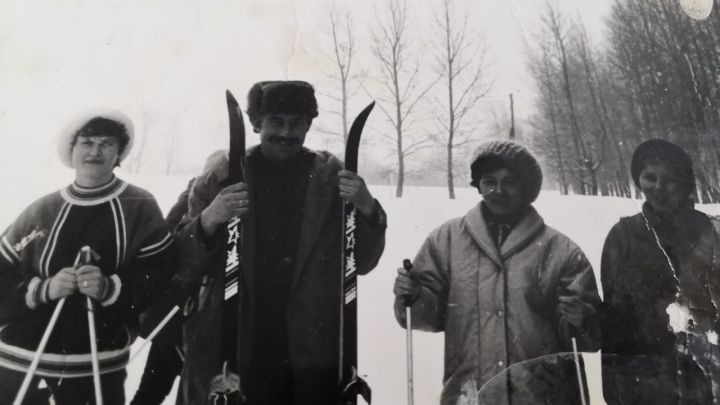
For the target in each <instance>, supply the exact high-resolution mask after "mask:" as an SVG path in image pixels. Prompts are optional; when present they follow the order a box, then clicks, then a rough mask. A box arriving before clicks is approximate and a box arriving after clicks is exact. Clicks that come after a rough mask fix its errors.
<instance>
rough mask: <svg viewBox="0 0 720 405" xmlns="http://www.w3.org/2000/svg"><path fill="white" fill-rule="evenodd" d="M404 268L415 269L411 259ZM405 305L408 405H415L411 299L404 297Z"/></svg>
mask: <svg viewBox="0 0 720 405" xmlns="http://www.w3.org/2000/svg"><path fill="white" fill-rule="evenodd" d="M403 268H404V269H405V270H407V271H408V272H410V270H412V268H413V265H412V262H411V261H410V260H409V259H405V260H403ZM403 305H405V342H406V347H407V380H408V381H407V403H408V405H413V404H414V403H415V398H414V397H415V395H414V393H413V391H414V390H413V348H412V302H410V298H409V297H404V299H403Z"/></svg>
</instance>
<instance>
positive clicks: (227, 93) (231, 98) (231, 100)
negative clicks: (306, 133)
mask: <svg viewBox="0 0 720 405" xmlns="http://www.w3.org/2000/svg"><path fill="white" fill-rule="evenodd" d="M225 98H226V99H227V103H228V105H232V106H235V107H236V106H239V105H240V103H238V102H237V100H236V99H235V96H233V94H232V92H231V91H230V90H225Z"/></svg>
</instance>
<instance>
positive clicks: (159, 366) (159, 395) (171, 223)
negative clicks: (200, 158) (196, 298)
mask: <svg viewBox="0 0 720 405" xmlns="http://www.w3.org/2000/svg"><path fill="white" fill-rule="evenodd" d="M194 181H195V179H194V178H193V179H191V180H190V181H189V182H188V185H187V187H186V189H185V191H183V192H182V193H181V194H180V196H179V197H178V200H177V201H176V202H175V205H173V206H172V208H171V209H170V211H169V212H168V215H167V216H166V217H165V222H166V223H167V224H168V227H169V228H170V229H175V227H176V226H178V225H179V223H180V221H181V220H182V218H183V216H184V215H185V214H186V213H187V199H188V196H189V195H190V188H191V187H192V185H193V183H194ZM168 306H170V305H167V304H166V305H156V306H153V307H151V308H150V309H149V310H148V311H147V312H145V313H143V314H142V316H141V322H140V336H142V337H143V338H147V337H148V335H149V334H150V333H151V332H152V330H153V329H154V328H155V326H157V324H158V323H159V321H160V320H162V318H163V317H164V315H165V314H167V312H168V311H169V310H170V308H168ZM182 322H183V318H182V317H181V316H175V317H173V318H172V319H171V320H170V322H168V323H167V324H166V325H165V327H164V328H163V329H161V330H160V332H159V333H158V334H157V336H156V337H155V338H154V339H153V342H152V345H151V346H150V352H149V353H148V357H147V361H146V362H145V368H144V371H143V375H142V378H141V379H140V386H139V387H138V390H137V392H135V396H134V397H133V399H132V401H130V405H160V404H162V402H163V401H164V400H165V397H167V395H168V394H169V393H170V390H171V389H172V386H173V383H175V378H176V377H177V376H178V375H180V371H181V370H182V365H183V354H182Z"/></svg>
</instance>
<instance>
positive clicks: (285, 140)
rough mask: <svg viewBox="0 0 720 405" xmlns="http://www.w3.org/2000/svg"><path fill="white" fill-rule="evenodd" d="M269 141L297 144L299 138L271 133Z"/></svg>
mask: <svg viewBox="0 0 720 405" xmlns="http://www.w3.org/2000/svg"><path fill="white" fill-rule="evenodd" d="M270 142H277V143H285V144H290V145H297V144H299V143H300V140H299V139H297V138H285V137H282V136H276V135H273V136H271V137H270Z"/></svg>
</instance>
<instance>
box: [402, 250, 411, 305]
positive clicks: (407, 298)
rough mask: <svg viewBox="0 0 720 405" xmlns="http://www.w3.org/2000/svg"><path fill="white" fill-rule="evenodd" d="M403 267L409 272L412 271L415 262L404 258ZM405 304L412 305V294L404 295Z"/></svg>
mask: <svg viewBox="0 0 720 405" xmlns="http://www.w3.org/2000/svg"><path fill="white" fill-rule="evenodd" d="M403 269H405V270H406V271H407V272H408V273H409V272H410V271H412V269H413V264H412V262H411V261H410V259H405V260H403ZM403 305H404V306H406V307H409V306H411V305H412V297H411V296H410V295H405V296H403Z"/></svg>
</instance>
